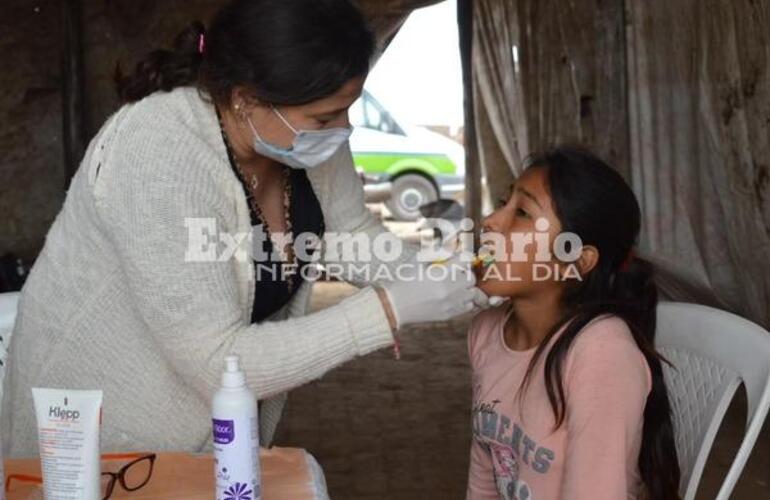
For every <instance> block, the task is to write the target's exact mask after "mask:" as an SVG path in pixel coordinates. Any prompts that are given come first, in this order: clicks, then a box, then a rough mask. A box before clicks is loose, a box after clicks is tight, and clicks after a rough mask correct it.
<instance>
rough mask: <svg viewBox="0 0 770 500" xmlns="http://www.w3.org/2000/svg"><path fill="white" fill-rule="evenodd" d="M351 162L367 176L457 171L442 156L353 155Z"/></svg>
mask: <svg viewBox="0 0 770 500" xmlns="http://www.w3.org/2000/svg"><path fill="white" fill-rule="evenodd" d="M353 161H354V162H355V164H356V166H358V167H361V168H363V169H364V172H366V173H367V174H388V175H390V176H394V175H396V174H398V173H400V172H403V171H406V170H417V171H420V172H423V173H426V174H428V175H431V176H435V175H439V174H450V175H451V174H454V173H455V172H456V171H457V167H455V164H454V163H452V160H450V159H449V158H448V157H447V156H445V155H442V154H414V153H412V154H398V153H353Z"/></svg>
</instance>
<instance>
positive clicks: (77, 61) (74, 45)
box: [62, 0, 85, 188]
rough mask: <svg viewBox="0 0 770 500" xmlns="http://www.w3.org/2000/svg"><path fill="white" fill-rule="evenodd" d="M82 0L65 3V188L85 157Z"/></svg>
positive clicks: (63, 91) (63, 7)
mask: <svg viewBox="0 0 770 500" xmlns="http://www.w3.org/2000/svg"><path fill="white" fill-rule="evenodd" d="M81 12H82V11H81V0H63V1H62V19H63V22H64V44H63V45H64V50H63V54H62V133H63V137H62V139H63V143H64V173H65V188H68V187H69V183H70V180H71V179H72V176H73V175H75V171H76V170H77V168H78V164H79V163H80V161H81V159H82V158H83V154H84V153H85V120H84V109H85V105H84V94H85V92H84V73H83V37H82V33H83V31H82V25H81Z"/></svg>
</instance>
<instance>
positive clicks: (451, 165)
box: [350, 90, 465, 220]
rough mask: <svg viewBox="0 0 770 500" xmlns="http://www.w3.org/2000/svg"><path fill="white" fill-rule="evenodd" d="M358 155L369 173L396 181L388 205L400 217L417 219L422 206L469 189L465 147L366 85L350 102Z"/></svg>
mask: <svg viewBox="0 0 770 500" xmlns="http://www.w3.org/2000/svg"><path fill="white" fill-rule="evenodd" d="M350 123H351V125H353V126H354V130H353V134H352V136H351V137H350V147H351V149H352V152H353V161H354V162H355V164H356V168H357V169H358V170H359V171H363V172H364V174H365V175H366V177H367V178H369V179H374V180H376V181H379V182H386V181H389V182H392V183H393V188H392V195H391V198H390V200H389V201H388V202H386V205H387V207H388V210H389V211H390V212H391V213H392V214H393V216H394V217H395V218H396V219H399V220H416V219H418V218H419V217H420V213H419V211H418V208H419V207H420V206H422V205H424V204H426V203H430V202H431V201H435V200H437V199H438V198H453V197H455V196H456V195H457V194H458V193H460V192H462V191H463V189H465V149H464V148H463V146H462V145H460V144H459V143H457V142H456V141H453V140H452V139H450V138H448V137H445V136H443V135H441V134H438V133H436V132H433V131H431V130H428V129H426V128H424V127H419V126H414V125H409V124H406V123H404V122H402V121H398V120H396V118H395V117H394V116H393V115H392V114H391V113H390V112H388V111H387V110H386V109H385V108H384V107H383V106H382V105H381V104H380V103H379V102H377V100H376V99H375V98H374V97H373V96H372V95H371V94H370V93H369V92H367V91H366V90H364V92H363V94H362V95H361V98H360V99H358V100H357V101H356V102H355V103H353V105H352V106H351V108H350Z"/></svg>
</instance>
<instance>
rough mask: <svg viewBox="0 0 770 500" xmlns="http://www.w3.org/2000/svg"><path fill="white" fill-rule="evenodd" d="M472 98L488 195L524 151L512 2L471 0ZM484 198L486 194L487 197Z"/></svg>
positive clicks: (499, 192)
mask: <svg viewBox="0 0 770 500" xmlns="http://www.w3.org/2000/svg"><path fill="white" fill-rule="evenodd" d="M473 11H474V12H473V17H474V19H473V48H472V60H473V90H472V92H473V100H474V113H475V116H474V121H475V125H476V142H477V144H476V147H477V148H478V161H479V162H480V164H481V170H482V173H483V175H484V176H486V178H487V179H488V180H489V179H494V182H491V183H490V182H488V183H487V185H488V187H489V198H491V199H493V200H497V199H499V198H502V197H503V196H505V192H506V190H507V189H508V186H509V185H510V183H511V182H512V181H513V179H514V176H515V175H518V174H519V172H520V168H521V160H522V153H521V151H527V150H528V146H527V133H526V122H525V120H524V112H523V108H522V107H521V106H517V105H516V103H520V102H521V101H522V98H521V82H520V81H519V76H520V74H521V73H520V72H519V71H518V67H517V65H516V64H515V59H514V49H513V48H514V47H516V45H517V43H518V42H517V41H518V33H517V32H516V27H517V25H516V24H515V19H514V11H515V8H514V5H513V3H512V2H500V1H496V0H476V1H475V2H474V4H473ZM487 201H489V200H487Z"/></svg>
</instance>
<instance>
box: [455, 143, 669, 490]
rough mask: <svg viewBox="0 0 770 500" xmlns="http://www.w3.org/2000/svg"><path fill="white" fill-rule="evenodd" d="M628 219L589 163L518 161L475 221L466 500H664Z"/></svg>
mask: <svg viewBox="0 0 770 500" xmlns="http://www.w3.org/2000/svg"><path fill="white" fill-rule="evenodd" d="M640 218H641V216H640V210H639V204H638V203H637V201H636V198H635V196H634V194H633V192H632V191H631V189H630V188H629V187H628V185H627V184H626V183H625V181H624V180H623V178H622V177H621V176H620V175H619V174H618V173H617V172H615V171H614V170H613V169H612V168H610V167H609V166H607V165H606V164H605V163H604V162H602V161H601V160H599V159H598V158H596V157H595V156H593V155H592V154H591V153H589V152H587V151H584V150H581V149H577V148H569V147H559V148H556V149H553V150H550V151H548V152H546V153H544V154H541V155H538V156H534V157H532V158H530V159H529V160H528V163H527V168H526V170H525V171H524V173H523V174H522V175H521V176H519V178H518V179H517V181H516V182H515V184H514V185H513V186H512V189H511V195H510V197H509V198H508V199H507V200H502V204H501V206H500V207H499V208H498V209H497V210H496V211H495V212H494V213H493V214H492V215H490V216H489V217H487V218H486V219H485V221H484V233H483V234H482V244H483V246H482V252H483V251H484V250H486V251H488V252H489V253H490V254H491V255H492V256H493V258H490V261H491V262H492V263H491V265H488V266H487V267H484V268H482V269H480V270H479V282H480V288H481V289H482V290H483V291H484V292H486V293H487V294H488V295H490V296H503V297H508V298H509V299H510V300H509V301H508V302H507V303H505V304H504V305H502V306H500V307H498V308H495V309H490V310H487V311H485V312H483V313H481V314H479V315H478V316H477V317H476V318H474V320H473V322H472V324H471V327H470V333H469V338H468V350H469V354H470V359H471V365H472V368H473V409H472V428H473V439H472V445H471V465H470V472H469V478H468V492H467V500H481V499H498V498H500V499H506V500H509V499H516V500H589V499H590V500H625V499H628V500H631V499H645V500H647V499H649V500H672V499H677V498H679V497H678V493H677V488H678V484H679V466H678V462H677V455H676V449H675V447H674V438H673V430H672V424H671V418H670V406H669V401H668V395H667V392H666V387H665V385H664V382H663V375H662V370H661V363H662V362H665V360H663V359H662V358H661V356H660V355H659V354H658V353H657V352H656V351H655V348H654V336H655V306H656V304H657V290H656V286H655V284H654V282H653V279H652V271H651V266H650V264H649V263H648V262H646V261H644V260H642V259H640V258H638V257H635V256H634V254H633V245H634V243H635V241H636V238H637V236H638V233H639V225H640Z"/></svg>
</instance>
